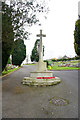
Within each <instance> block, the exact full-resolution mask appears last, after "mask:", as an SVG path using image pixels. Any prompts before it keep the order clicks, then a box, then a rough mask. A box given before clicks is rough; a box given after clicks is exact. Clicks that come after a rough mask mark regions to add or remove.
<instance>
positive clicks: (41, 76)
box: [23, 30, 61, 86]
mask: <svg viewBox="0 0 80 120" xmlns="http://www.w3.org/2000/svg"><path fill="white" fill-rule="evenodd" d="M37 37H40V48H39V62H37V64H36V70H35V71H34V72H31V73H30V77H24V79H23V84H26V85H29V86H50V85H54V84H58V83H60V82H61V80H60V78H58V77H54V76H53V72H52V71H47V68H46V62H43V52H42V51H43V50H42V37H46V35H43V34H42V30H40V34H39V35H37Z"/></svg>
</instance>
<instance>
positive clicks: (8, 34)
mask: <svg viewBox="0 0 80 120" xmlns="http://www.w3.org/2000/svg"><path fill="white" fill-rule="evenodd" d="M10 10H11V9H10V7H9V6H8V5H7V4H5V3H4V2H3V3H2V70H4V68H5V66H6V64H7V62H8V58H9V56H10V54H11V51H12V46H13V42H14V32H13V26H12V20H11V12H10Z"/></svg>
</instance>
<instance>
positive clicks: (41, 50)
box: [37, 30, 46, 61]
mask: <svg viewBox="0 0 80 120" xmlns="http://www.w3.org/2000/svg"><path fill="white" fill-rule="evenodd" d="M37 37H40V47H39V61H43V49H42V37H46V35H43V34H42V30H40V34H38V35H37Z"/></svg>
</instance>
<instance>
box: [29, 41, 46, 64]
mask: <svg viewBox="0 0 80 120" xmlns="http://www.w3.org/2000/svg"><path fill="white" fill-rule="evenodd" d="M39 42H40V40H39V39H37V40H36V42H35V44H34V48H33V49H32V53H31V56H30V58H31V61H32V62H33V61H35V62H38V61H39ZM43 56H44V46H43Z"/></svg>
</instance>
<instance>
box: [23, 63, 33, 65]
mask: <svg viewBox="0 0 80 120" xmlns="http://www.w3.org/2000/svg"><path fill="white" fill-rule="evenodd" d="M24 65H35V63H34V64H33V63H31V64H24Z"/></svg>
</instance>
